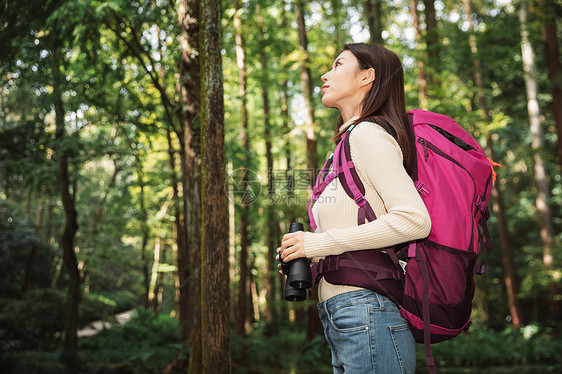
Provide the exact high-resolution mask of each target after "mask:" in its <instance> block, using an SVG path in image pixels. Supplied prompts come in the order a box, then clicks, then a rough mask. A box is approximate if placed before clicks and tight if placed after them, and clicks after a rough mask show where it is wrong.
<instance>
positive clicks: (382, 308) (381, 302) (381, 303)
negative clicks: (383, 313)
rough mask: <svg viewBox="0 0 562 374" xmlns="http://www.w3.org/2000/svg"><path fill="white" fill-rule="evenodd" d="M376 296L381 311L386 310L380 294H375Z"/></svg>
mask: <svg viewBox="0 0 562 374" xmlns="http://www.w3.org/2000/svg"><path fill="white" fill-rule="evenodd" d="M375 296H376V297H377V301H378V302H379V310H384V299H383V298H382V297H381V295H379V293H378V292H375Z"/></svg>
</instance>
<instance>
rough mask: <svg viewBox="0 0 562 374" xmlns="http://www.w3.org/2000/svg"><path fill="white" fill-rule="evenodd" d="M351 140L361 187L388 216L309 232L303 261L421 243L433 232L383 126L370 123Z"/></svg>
mask: <svg viewBox="0 0 562 374" xmlns="http://www.w3.org/2000/svg"><path fill="white" fill-rule="evenodd" d="M349 139H350V150H351V157H352V160H353V162H354V163H355V166H356V168H357V171H358V174H359V176H360V178H361V180H362V182H363V183H364V184H365V188H372V189H374V190H375V191H376V193H377V194H378V195H379V196H380V198H381V200H382V202H383V204H384V211H386V214H384V215H380V216H379V217H377V219H376V220H374V221H372V222H366V223H365V224H362V225H357V226H352V227H347V228H331V229H329V230H327V231H325V232H322V233H312V232H307V233H306V234H305V241H304V248H305V252H306V256H307V257H322V256H328V255H337V254H341V253H343V252H347V251H356V250H364V249H373V248H385V247H389V246H393V245H396V244H399V243H403V242H406V241H410V240H416V239H421V238H424V237H426V236H428V235H429V232H430V230H431V220H430V217H429V213H428V211H427V208H426V207H425V204H424V202H423V200H422V199H421V197H420V196H419V193H418V192H417V191H416V188H415V187H414V183H413V181H412V179H411V178H410V176H409V175H408V174H407V172H406V170H405V169H404V166H403V164H402V152H401V150H400V146H399V145H398V143H397V142H396V140H395V139H394V138H393V137H392V136H391V135H390V134H389V133H388V132H386V131H385V130H384V129H383V128H382V127H380V126H378V125H376V124H373V123H368V122H364V123H362V124H360V125H359V126H357V127H356V128H355V129H354V130H353V131H352V132H351V134H350V138H349ZM352 203H353V202H352ZM353 204H354V203H353Z"/></svg>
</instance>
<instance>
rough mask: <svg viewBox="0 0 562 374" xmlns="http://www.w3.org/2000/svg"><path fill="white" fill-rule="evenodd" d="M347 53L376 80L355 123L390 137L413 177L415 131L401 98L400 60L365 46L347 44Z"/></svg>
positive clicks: (338, 135) (378, 48)
mask: <svg viewBox="0 0 562 374" xmlns="http://www.w3.org/2000/svg"><path fill="white" fill-rule="evenodd" d="M346 50H347V51H350V52H351V53H353V55H354V56H355V57H356V58H357V60H358V61H359V68H360V69H370V68H373V69H375V80H374V81H373V85H372V87H371V89H370V90H369V92H367V94H366V95H365V97H364V98H363V102H362V109H361V116H360V117H359V119H357V120H356V121H355V124H359V123H361V122H363V121H373V122H376V123H377V124H379V125H380V126H382V127H383V128H384V129H385V130H386V131H388V133H390V134H391V135H392V136H393V137H394V138H395V139H396V141H397V142H398V145H400V148H401V149H402V155H403V157H404V167H405V168H406V171H407V172H408V174H410V175H412V169H413V163H414V157H415V147H414V129H413V128H412V125H411V124H410V122H409V120H408V114H407V113H406V98H405V95H404V70H403V68H402V62H401V61H400V58H399V57H398V56H397V55H396V54H395V53H394V52H391V51H389V50H388V49H386V48H384V47H382V46H380V45H376V44H365V43H352V44H346V45H345V46H344V47H343V50H342V52H343V51H346ZM342 124H343V120H342V118H341V116H340V118H339V119H338V123H337V127H336V132H335V135H334V137H333V140H334V141H335V142H338V141H339V140H340V139H341V137H342V135H343V133H344V131H340V127H341V125H342Z"/></svg>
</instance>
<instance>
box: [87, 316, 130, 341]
mask: <svg viewBox="0 0 562 374" xmlns="http://www.w3.org/2000/svg"><path fill="white" fill-rule="evenodd" d="M134 312H135V310H128V311H126V312H122V313H119V314H115V315H114V316H113V318H112V319H113V320H112V321H94V322H91V323H89V324H88V326H86V327H85V328H83V329H80V330H78V337H79V338H85V337H88V336H92V335H95V334H97V333H98V332H100V331H102V330H105V329H109V328H111V326H113V325H123V324H125V323H126V322H127V321H128V320H130V319H131V317H132V316H133V313H134Z"/></svg>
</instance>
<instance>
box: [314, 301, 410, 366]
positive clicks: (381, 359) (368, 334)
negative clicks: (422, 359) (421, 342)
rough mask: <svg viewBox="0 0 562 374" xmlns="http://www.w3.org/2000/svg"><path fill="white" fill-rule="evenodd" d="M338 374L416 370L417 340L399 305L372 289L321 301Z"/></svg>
mask: <svg viewBox="0 0 562 374" xmlns="http://www.w3.org/2000/svg"><path fill="white" fill-rule="evenodd" d="M318 309H319V312H320V320H321V321H322V324H323V325H324V335H325V336H326V340H327V341H328V344H329V345H330V348H331V349H332V366H333V367H334V374H336V373H344V372H345V373H350V374H360V373H370V374H373V373H377V374H398V373H414V371H415V369H416V343H415V341H414V337H413V336H412V333H411V332H410V330H409V328H408V324H407V323H406V320H404V318H402V317H401V316H400V312H399V310H398V307H397V306H396V304H394V303H393V302H392V301H390V299H388V298H386V297H385V296H382V295H380V294H378V293H376V292H373V291H371V290H359V291H351V292H345V293H342V294H339V295H336V296H334V297H332V298H330V299H328V300H326V301H324V302H322V303H319V304H318Z"/></svg>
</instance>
